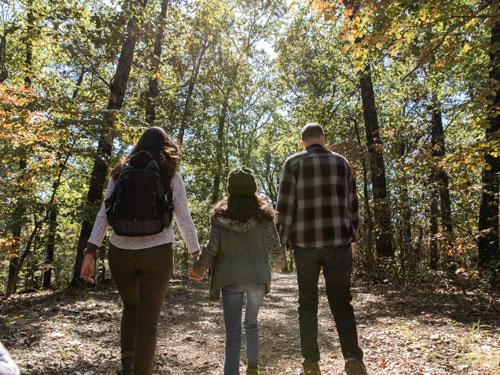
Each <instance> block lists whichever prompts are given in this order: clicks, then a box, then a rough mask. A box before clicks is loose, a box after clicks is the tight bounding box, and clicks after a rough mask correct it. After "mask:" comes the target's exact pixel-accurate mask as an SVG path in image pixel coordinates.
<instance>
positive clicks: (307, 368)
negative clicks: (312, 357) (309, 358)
mask: <svg viewBox="0 0 500 375" xmlns="http://www.w3.org/2000/svg"><path fill="white" fill-rule="evenodd" d="M302 369H303V370H302V372H301V373H300V375H321V370H320V368H319V365H318V362H305V361H304V363H302Z"/></svg>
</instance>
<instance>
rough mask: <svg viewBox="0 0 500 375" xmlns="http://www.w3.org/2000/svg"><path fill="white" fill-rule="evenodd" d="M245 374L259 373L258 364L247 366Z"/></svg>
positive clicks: (256, 374)
mask: <svg viewBox="0 0 500 375" xmlns="http://www.w3.org/2000/svg"><path fill="white" fill-rule="evenodd" d="M247 375H259V367H258V366H252V365H248V366H247Z"/></svg>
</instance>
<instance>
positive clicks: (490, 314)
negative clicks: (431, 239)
mask: <svg viewBox="0 0 500 375" xmlns="http://www.w3.org/2000/svg"><path fill="white" fill-rule="evenodd" d="M273 279H274V281H273V292H272V294H271V295H269V296H268V297H266V301H265V304H264V306H263V308H262V310H261V314H260V332H261V333H260V336H261V352H262V360H261V364H262V369H263V371H262V374H280V375H281V374H297V373H298V372H297V370H298V369H299V368H300V360H301V359H300V348H299V335H298V319H297V312H296V300H297V295H296V293H297V292H296V282H295V276H294V275H291V274H289V275H281V274H276V275H274V276H273ZM207 288H208V287H207V284H194V283H191V282H185V281H181V280H174V281H172V282H171V284H170V287H169V292H168V295H167V297H166V299H165V305H164V309H163V312H162V315H161V318H160V323H159V327H158V346H157V355H156V372H155V373H157V374H176V375H177V374H193V375H200V374H221V373H222V361H223V357H224V354H223V351H224V326H223V319H222V311H221V308H220V306H219V305H218V304H214V303H212V304H209V303H208V302H207V295H208V293H207ZM353 292H354V301H353V304H354V307H355V311H356V314H357V320H358V329H359V336H360V342H361V346H362V348H363V350H364V352H365V360H366V365H367V368H368V373H369V374H372V375H375V374H391V375H393V374H394V375H398V374H401V375H444V374H446V375H448V374H453V375H454V374H457V375H462V374H464V375H467V374H470V375H472V374H485V375H486V374H495V375H496V374H500V340H499V337H500V336H499V329H498V328H499V327H498V318H499V316H500V315H499V306H498V298H491V296H490V297H487V296H485V295H477V294H467V295H464V294H463V293H451V292H450V291H444V290H441V291H439V290H422V289H420V290H416V289H413V290H408V289H404V290H403V289H400V288H397V287H396V286H394V285H391V284H376V285H373V284H368V283H365V282H361V281H359V280H355V282H354V286H353ZM321 295H322V297H321V299H320V300H321V306H320V313H319V322H320V329H319V332H320V334H319V343H320V348H321V354H322V359H321V362H320V364H321V368H322V370H323V374H335V375H337V374H342V373H343V360H342V357H341V353H340V347H339V344H338V339H337V334H336V331H335V324H334V322H333V319H332V318H331V314H330V311H329V309H328V304H327V301H326V295H325V291H324V286H322V288H321ZM120 306H121V305H120V299H119V296H118V294H117V293H116V291H115V290H114V289H113V288H111V287H99V288H89V289H87V290H72V289H69V290H65V291H60V292H38V293H32V294H25V295H18V296H15V297H12V298H10V299H8V300H2V301H0V340H1V341H2V342H3V343H4V344H5V346H6V347H7V348H8V349H9V350H10V351H11V354H12V357H13V358H14V359H15V360H16V361H17V363H18V364H19V366H20V368H21V372H22V374H74V375H78V374H81V375H84V374H85V375H91V374H112V373H113V372H114V368H115V367H116V365H117V363H118V358H119V339H118V334H119V319H120ZM242 369H244V363H243V360H242Z"/></svg>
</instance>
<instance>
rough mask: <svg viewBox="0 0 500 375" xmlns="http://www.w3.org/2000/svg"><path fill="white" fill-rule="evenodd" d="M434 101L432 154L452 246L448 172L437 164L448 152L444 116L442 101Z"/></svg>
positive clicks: (445, 229) (448, 241) (444, 227)
mask: <svg viewBox="0 0 500 375" xmlns="http://www.w3.org/2000/svg"><path fill="white" fill-rule="evenodd" d="M433 102H434V103H433V109H432V131H431V145H432V156H433V157H434V161H435V163H436V165H435V166H434V169H435V177H436V179H437V183H438V185H439V198H440V214H441V224H442V226H443V230H444V234H445V238H446V242H447V246H448V248H450V247H451V244H452V241H453V222H452V216H451V199H450V189H449V186H448V185H449V183H448V174H447V173H446V172H445V171H444V170H443V169H442V168H441V167H440V166H439V165H437V164H438V163H439V162H441V160H442V158H443V157H444V156H445V154H446V148H445V141H444V129H443V117H442V113H441V103H439V101H438V100H437V99H434V100H433Z"/></svg>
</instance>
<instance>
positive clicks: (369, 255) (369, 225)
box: [354, 121, 373, 269]
mask: <svg viewBox="0 0 500 375" xmlns="http://www.w3.org/2000/svg"><path fill="white" fill-rule="evenodd" d="M354 130H355V132H356V133H355V134H356V139H357V141H358V145H359V147H360V149H362V150H363V149H364V146H363V144H362V142H361V136H360V131H359V126H358V122H357V121H354ZM366 159H367V157H366V152H363V159H362V161H361V166H362V169H363V204H364V207H363V213H364V218H363V222H364V229H365V242H366V248H365V253H366V265H367V267H368V269H371V267H372V266H373V218H372V211H371V208H370V193H369V192H368V168H367V166H366Z"/></svg>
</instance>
